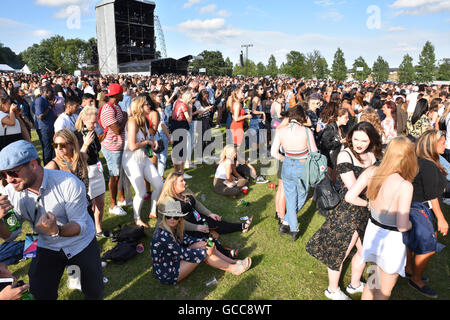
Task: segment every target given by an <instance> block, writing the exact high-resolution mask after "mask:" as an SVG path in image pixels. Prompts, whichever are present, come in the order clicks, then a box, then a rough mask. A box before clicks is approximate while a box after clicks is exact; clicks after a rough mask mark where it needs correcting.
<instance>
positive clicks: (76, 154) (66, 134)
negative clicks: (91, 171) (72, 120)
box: [53, 128, 88, 179]
mask: <svg viewBox="0 0 450 320" xmlns="http://www.w3.org/2000/svg"><path fill="white" fill-rule="evenodd" d="M57 137H61V138H63V139H64V140H66V142H67V143H70V144H71V145H72V149H73V152H72V153H73V154H72V161H71V163H68V162H67V160H65V159H63V158H62V157H61V156H60V155H59V154H58V152H57V153H56V161H57V163H58V166H59V167H60V169H62V170H65V171H68V172H71V173H73V174H75V173H77V172H81V178H83V179H85V178H87V177H88V165H87V162H86V159H85V158H84V157H83V155H82V154H81V152H80V146H79V144H78V139H77V137H76V136H75V134H74V133H73V132H72V131H71V130H69V129H67V128H65V129H62V130H60V131H58V132H56V133H55V135H54V136H53V142H55V140H56V138H57ZM69 165H70V167H69Z"/></svg>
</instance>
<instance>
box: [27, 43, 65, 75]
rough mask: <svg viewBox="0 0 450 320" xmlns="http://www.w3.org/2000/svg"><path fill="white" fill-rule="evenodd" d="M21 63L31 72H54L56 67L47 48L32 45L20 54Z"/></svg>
mask: <svg viewBox="0 0 450 320" xmlns="http://www.w3.org/2000/svg"><path fill="white" fill-rule="evenodd" d="M20 55H21V57H22V59H23V61H24V62H25V63H26V64H27V65H28V67H29V68H30V71H31V72H45V71H46V70H45V68H49V69H50V70H55V69H57V67H56V66H55V64H54V63H53V60H52V59H51V53H50V51H49V50H48V48H45V47H43V46H40V45H38V44H34V45H33V46H31V47H29V48H28V49H26V50H25V51H23V52H22V53H21V54H20Z"/></svg>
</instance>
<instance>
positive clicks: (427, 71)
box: [416, 41, 436, 82]
mask: <svg viewBox="0 0 450 320" xmlns="http://www.w3.org/2000/svg"><path fill="white" fill-rule="evenodd" d="M416 74H417V80H418V81H419V82H431V81H433V80H434V78H435V77H436V55H435V54H434V46H433V45H432V44H431V42H430V41H427V42H426V43H425V45H424V47H423V49H422V52H421V54H420V56H419V64H418V65H417V66H416Z"/></svg>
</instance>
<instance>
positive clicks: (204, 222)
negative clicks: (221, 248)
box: [202, 219, 208, 227]
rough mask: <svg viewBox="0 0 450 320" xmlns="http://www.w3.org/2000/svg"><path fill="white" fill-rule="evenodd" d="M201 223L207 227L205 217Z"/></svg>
mask: <svg viewBox="0 0 450 320" xmlns="http://www.w3.org/2000/svg"><path fill="white" fill-rule="evenodd" d="M202 224H203V225H204V226H205V227H208V222H206V219H202Z"/></svg>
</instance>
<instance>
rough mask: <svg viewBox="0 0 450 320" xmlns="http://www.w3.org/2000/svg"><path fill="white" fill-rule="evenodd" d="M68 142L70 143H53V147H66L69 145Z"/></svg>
mask: <svg viewBox="0 0 450 320" xmlns="http://www.w3.org/2000/svg"><path fill="white" fill-rule="evenodd" d="M68 144H70V143H67V142H66V143H53V149H58V147H59V148H60V149H64V148H66V147H67V145H68Z"/></svg>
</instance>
